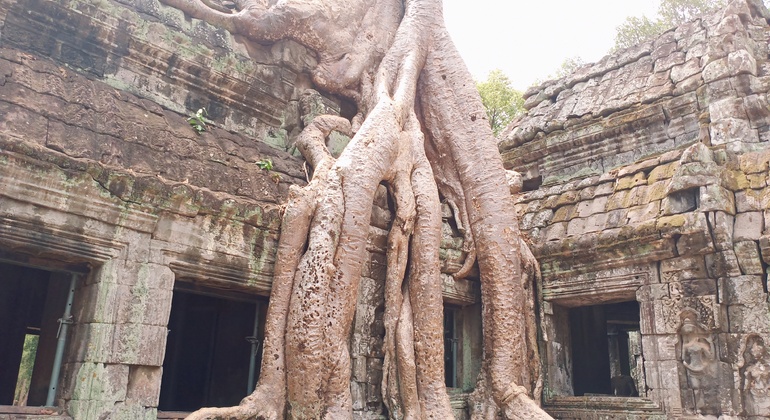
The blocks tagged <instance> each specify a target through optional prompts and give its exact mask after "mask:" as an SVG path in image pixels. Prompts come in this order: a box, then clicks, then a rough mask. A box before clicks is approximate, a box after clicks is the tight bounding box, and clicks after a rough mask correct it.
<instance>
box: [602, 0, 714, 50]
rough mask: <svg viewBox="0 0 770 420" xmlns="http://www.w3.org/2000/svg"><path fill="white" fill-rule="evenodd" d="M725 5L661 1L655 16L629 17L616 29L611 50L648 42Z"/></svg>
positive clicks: (687, 0)
mask: <svg viewBox="0 0 770 420" xmlns="http://www.w3.org/2000/svg"><path fill="white" fill-rule="evenodd" d="M724 5H725V0H661V2H660V5H659V6H658V11H657V16H656V17H655V18H654V19H651V18H649V17H647V16H631V17H628V18H626V21H625V22H623V23H622V24H621V25H620V26H618V28H617V32H616V34H615V47H614V48H613V50H618V49H622V48H628V47H631V46H634V45H637V44H641V43H642V42H645V41H649V40H650V39H653V38H655V37H656V36H658V35H660V34H662V33H663V32H665V31H666V30H668V29H670V28H672V27H675V26H678V25H681V24H683V23H685V22H689V21H691V20H693V19H695V18H696V17H697V16H700V15H702V14H705V13H709V12H711V11H713V10H715V9H717V8H719V7H723V6H724Z"/></svg>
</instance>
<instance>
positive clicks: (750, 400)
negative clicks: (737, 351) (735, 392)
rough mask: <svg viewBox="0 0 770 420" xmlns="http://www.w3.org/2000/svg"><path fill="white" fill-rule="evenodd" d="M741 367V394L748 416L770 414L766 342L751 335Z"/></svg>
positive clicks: (769, 358)
mask: <svg viewBox="0 0 770 420" xmlns="http://www.w3.org/2000/svg"><path fill="white" fill-rule="evenodd" d="M742 350H743V351H742V352H741V353H742V356H743V360H742V361H741V366H740V368H739V372H740V375H741V392H742V393H743V406H744V410H745V412H746V415H748V416H766V415H768V414H770V353H768V350H767V347H766V346H765V340H764V339H763V338H762V337H760V336H758V335H755V334H752V335H749V336H748V337H747V338H746V342H745V344H744V346H743V349H742Z"/></svg>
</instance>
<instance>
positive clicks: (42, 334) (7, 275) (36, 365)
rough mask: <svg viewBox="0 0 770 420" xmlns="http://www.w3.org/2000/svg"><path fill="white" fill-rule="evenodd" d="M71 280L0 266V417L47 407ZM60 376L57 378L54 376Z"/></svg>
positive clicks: (56, 275) (26, 269)
mask: <svg viewBox="0 0 770 420" xmlns="http://www.w3.org/2000/svg"><path fill="white" fill-rule="evenodd" d="M71 279H72V276H71V275H69V274H67V273H59V272H52V271H48V270H44V269H38V268H31V267H27V266H21V265H16V264H13V263H7V262H0V413H3V412H26V411H19V410H18V409H14V408H13V407H8V406H14V407H40V406H45V405H48V404H47V402H48V400H49V397H48V395H49V392H50V393H53V394H52V395H55V392H56V387H54V389H53V391H50V387H51V376H52V373H53V370H54V364H55V362H54V361H55V357H56V349H57V341H59V339H58V336H59V335H60V334H61V333H62V331H61V330H60V325H61V321H62V318H63V314H64V311H65V306H66V305H67V296H68V293H69V289H70V286H71V283H70V280H71ZM57 377H58V375H57Z"/></svg>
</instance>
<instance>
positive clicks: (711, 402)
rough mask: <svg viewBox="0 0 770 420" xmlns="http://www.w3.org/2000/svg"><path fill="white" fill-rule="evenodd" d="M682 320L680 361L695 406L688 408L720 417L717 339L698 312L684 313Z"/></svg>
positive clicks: (684, 310)
mask: <svg viewBox="0 0 770 420" xmlns="http://www.w3.org/2000/svg"><path fill="white" fill-rule="evenodd" d="M680 319H681V325H680V327H679V338H680V341H679V342H680V349H681V350H680V357H681V362H682V366H684V372H685V376H686V382H687V384H686V387H687V389H690V390H692V392H693V401H692V406H690V407H686V408H687V409H688V410H689V411H691V412H693V414H718V413H719V412H720V403H719V362H718V358H717V352H716V345H715V342H714V341H715V337H714V335H713V334H712V333H711V332H710V331H709V330H708V329H706V327H705V326H704V325H703V324H701V322H700V321H699V317H698V312H697V311H695V310H694V309H691V308H685V309H683V310H682V312H681V313H680ZM685 405H686V406H687V405H690V404H685Z"/></svg>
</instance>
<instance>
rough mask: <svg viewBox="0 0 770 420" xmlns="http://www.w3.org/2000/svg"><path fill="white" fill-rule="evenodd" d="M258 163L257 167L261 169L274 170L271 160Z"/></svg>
mask: <svg viewBox="0 0 770 420" xmlns="http://www.w3.org/2000/svg"><path fill="white" fill-rule="evenodd" d="M256 163H257V166H259V169H264V170H266V171H272V170H273V160H272V159H270V158H266V159H260V160H258V161H257V162H256Z"/></svg>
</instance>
